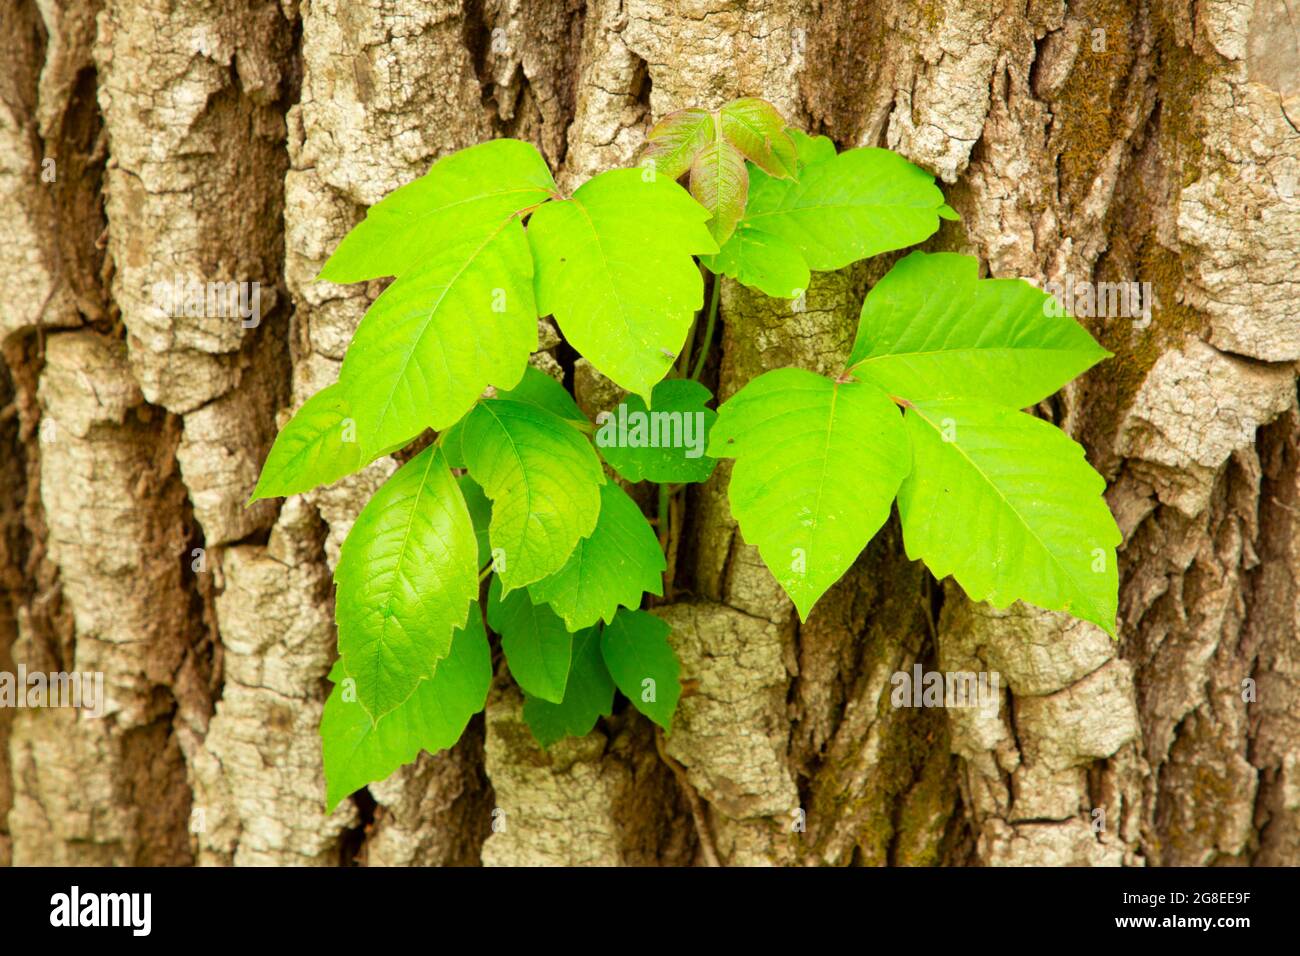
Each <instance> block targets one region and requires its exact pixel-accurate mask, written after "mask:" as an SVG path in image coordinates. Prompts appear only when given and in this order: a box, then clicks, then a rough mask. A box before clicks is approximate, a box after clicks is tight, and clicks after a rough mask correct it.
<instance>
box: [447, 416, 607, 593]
mask: <svg viewBox="0 0 1300 956" xmlns="http://www.w3.org/2000/svg"><path fill="white" fill-rule="evenodd" d="M461 447H462V451H463V452H464V455H465V463H466V465H467V466H468V467H469V473H470V475H471V476H472V477H473V478H474V480H475V481H477V482H478V483H479V484H480V485H481V486H482V487H483V490H484V491H485V492H486V493H487V496H488V497H489V498H490V499H491V500H492V523H491V525H490V527H489V531H488V537H489V540H490V541H491V544H492V553H493V557H494V559H495V560H494V568H495V570H496V572H497V574H498V575H499V576H500V578H501V583H502V584H503V585H504V586H505V589H506V590H507V591H509V590H511V589H513V588H518V587H523V586H525V585H528V584H532V583H533V582H534V581H539V580H541V579H542V578H544V577H546V576H547V575H548V574H551V573H552V572H554V571H558V570H559V569H560V568H561V567H563V566H564V563H565V562H566V561H567V560H568V558H569V555H570V554H572V553H573V549H574V546H575V545H576V544H577V543H578V541H579V540H580V539H582V538H585V537H586V536H587V535H589V534H591V532H592V530H593V529H594V528H595V527H596V518H597V516H598V515H599V514H600V486H601V485H602V484H604V482H605V476H604V474H603V472H602V471H601V468H600V459H598V458H597V457H596V452H595V451H594V450H593V449H592V447H591V443H590V442H588V441H587V439H586V438H585V437H584V436H583V434H582V433H581V432H580V431H578V430H577V429H576V428H574V427H573V426H572V425H571V424H569V423H568V422H566V421H565V420H564V419H562V418H560V417H558V416H557V415H553V414H552V413H550V412H548V411H546V409H544V408H541V407H540V406H538V405H533V404H531V403H529V402H517V401H511V400H508V399H491V400H488V401H482V402H479V404H478V405H476V406H475V408H474V410H473V411H472V412H471V413H470V414H469V417H468V418H467V419H466V420H465V425H464V431H463V434H462V437H461Z"/></svg>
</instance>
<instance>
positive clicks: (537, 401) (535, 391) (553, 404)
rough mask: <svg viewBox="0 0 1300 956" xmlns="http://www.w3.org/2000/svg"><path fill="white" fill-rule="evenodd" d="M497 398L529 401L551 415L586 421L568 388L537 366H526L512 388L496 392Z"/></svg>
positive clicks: (575, 420)
mask: <svg viewBox="0 0 1300 956" xmlns="http://www.w3.org/2000/svg"><path fill="white" fill-rule="evenodd" d="M497 398H508V399H511V400H512V401H516V402H530V403H531V404H533V405H537V406H539V407H541V408H544V409H546V410H547V411H548V412H550V413H551V414H552V415H559V416H560V417H561V418H564V419H568V420H569V421H574V422H586V421H587V416H586V415H584V414H583V413H582V409H580V408H579V407H578V403H577V402H575V401H574V400H573V396H572V395H570V394H569V390H568V389H567V388H565V387H564V386H563V385H561V384H560V383H559V382H557V381H556V380H555V379H553V378H551V376H549V375H547V374H546V373H545V372H543V371H542V370H541V369H539V368H534V367H533V366H531V365H530V366H528V368H526V369H525V370H524V377H523V378H522V379H521V380H520V382H519V384H518V385H516V386H515V387H514V388H511V389H507V390H505V391H499V392H497Z"/></svg>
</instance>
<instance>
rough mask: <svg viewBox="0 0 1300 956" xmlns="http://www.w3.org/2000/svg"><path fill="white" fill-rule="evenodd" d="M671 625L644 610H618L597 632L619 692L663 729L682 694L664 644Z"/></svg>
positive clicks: (669, 650) (669, 726) (668, 727)
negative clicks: (612, 619) (616, 614)
mask: <svg viewBox="0 0 1300 956" xmlns="http://www.w3.org/2000/svg"><path fill="white" fill-rule="evenodd" d="M670 632H671V628H669V627H668V625H667V624H666V623H665V622H664V621H663V620H662V619H660V618H657V617H655V616H654V615H653V614H648V613H646V612H645V611H619V612H618V617H616V618H614V621H613V623H611V624H607V625H606V626H605V628H604V629H603V630H602V631H601V634H600V652H601V655H602V656H603V657H604V658H605V666H606V668H608V669H609V673H610V676H612V677H613V678H614V683H615V684H617V685H618V689H619V690H621V691H622V692H623V695H624V696H625V697H626V698H627V699H628V700H630V701H631V702H632V705H633V706H634V707H636V709H637V710H639V711H641V713H643V714H645V715H646V716H647V717H649V718H650V719H651V720H653V721H654V722H655V723H656V724H658V725H659V726H660V727H662V728H663V729H664V730H671V729H672V723H673V714H674V713H676V711H677V701H678V700H679V699H680V698H681V696H682V685H681V682H680V681H679V680H678V675H679V674H680V672H681V668H680V667H679V666H678V664H677V655H676V654H674V653H673V649H672V647H671V646H670V645H669V643H668V635H669V633H670Z"/></svg>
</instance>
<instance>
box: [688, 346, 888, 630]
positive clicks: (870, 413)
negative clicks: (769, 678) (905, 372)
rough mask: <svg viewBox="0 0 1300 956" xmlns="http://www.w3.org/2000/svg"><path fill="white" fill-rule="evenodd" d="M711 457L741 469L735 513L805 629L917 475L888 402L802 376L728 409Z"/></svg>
mask: <svg viewBox="0 0 1300 956" xmlns="http://www.w3.org/2000/svg"><path fill="white" fill-rule="evenodd" d="M709 454H711V455H714V456H716V457H719V458H724V457H725V458H735V459H736V464H735V468H734V469H733V471H732V473H731V487H730V490H729V495H730V498H731V512H732V514H734V515H735V516H736V520H737V521H738V522H739V523H740V530H741V532H742V533H743V534H744V536H745V540H746V541H747V542H749V543H750V544H753V545H756V546H757V547H758V550H759V553H760V554H761V555H762V556H763V561H764V563H765V564H766V565H767V566H768V569H769V570H771V572H772V574H773V575H774V576H775V577H776V579H777V581H778V582H780V584H781V587H783V588H784V589H785V592H786V593H787V594H789V595H790V599H791V600H792V601H794V604H795V607H797V608H798V609H799V614H800V616H801V617H802V618H804V619H807V617H808V612H809V611H811V610H812V606H813V605H814V604H815V603H817V599H818V598H820V597H821V596H822V594H824V593H825V591H826V589H827V588H829V587H830V586H831V585H832V584H834V583H835V582H836V581H838V580H839V578H840V576H841V575H842V574H843V573H844V572H845V571H847V570H848V568H849V565H851V564H852V563H853V561H854V559H856V558H857V556H858V554H859V553H860V552H861V551H862V549H863V548H864V547H866V544H867V542H868V541H870V540H871V537H872V535H874V534H875V533H876V529H878V528H879V527H880V526H881V525H882V524H884V523H885V519H886V518H887V517H889V508H890V505H891V503H892V502H893V499H894V495H895V493H896V492H897V491H898V486H899V484H900V483H901V482H902V480H903V478H904V477H905V476H906V475H907V472H908V470H909V468H910V466H911V451H910V449H909V447H908V442H907V434H906V432H905V431H904V429H903V420H902V417H901V416H900V415H899V412H898V409H897V408H895V407H894V405H893V403H891V402H890V400H889V397H888V396H887V395H886V394H885V393H884V392H882V391H881V390H880V389H878V388H876V387H875V386H873V385H868V384H866V383H864V382H856V381H852V380H850V381H847V382H837V381H834V380H832V379H829V378H825V377H823V376H821V375H814V374H813V373H812V372H805V371H803V370H801V369H793V368H786V369H778V370H776V371H774V372H767V373H766V374H764V375H760V376H759V377H758V378H756V379H754V380H753V381H752V382H750V383H749V384H748V385H746V386H745V387H744V388H743V389H741V390H740V391H739V392H737V393H736V394H735V395H734V396H732V398H731V399H730V400H729V401H727V402H726V404H724V405H723V406H722V407H721V408H720V409H719V411H718V422H717V424H716V425H714V426H713V434H712V436H711V440H710V442H709Z"/></svg>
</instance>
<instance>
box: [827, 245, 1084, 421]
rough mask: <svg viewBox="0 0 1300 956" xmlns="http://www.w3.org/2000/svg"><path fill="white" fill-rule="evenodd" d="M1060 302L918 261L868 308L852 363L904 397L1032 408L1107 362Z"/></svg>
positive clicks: (890, 279)
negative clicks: (1062, 312) (1057, 309)
mask: <svg viewBox="0 0 1300 956" xmlns="http://www.w3.org/2000/svg"><path fill="white" fill-rule="evenodd" d="M1051 302H1052V298H1051V296H1049V295H1048V294H1047V293H1045V292H1041V291H1039V290H1038V289H1036V288H1034V287H1033V286H1032V285H1030V284H1029V283H1027V282H1022V281H1021V280H1019V279H981V278H979V262H978V261H977V260H976V259H974V258H972V257H970V256H959V255H954V254H952V253H949V252H944V253H939V254H937V255H926V254H925V253H923V252H914V253H912V254H911V255H910V256H908V257H907V258H905V259H903V260H902V261H901V262H899V263H898V264H897V265H896V266H894V268H893V269H891V270H890V271H889V273H888V274H887V275H886V276H885V277H884V278H883V279H881V280H880V281H879V282H877V283H876V285H875V286H874V287H873V288H872V290H871V292H870V293H869V294H868V295H867V299H866V301H865V302H864V303H863V304H862V317H861V319H860V320H859V324H858V335H857V340H856V341H855V342H854V343H853V354H852V355H851V356H850V357H849V364H850V365H851V366H852V367H853V371H854V374H855V375H857V376H858V377H859V378H861V379H863V380H864V381H868V382H873V383H875V384H876V385H879V386H880V387H881V388H883V389H884V390H885V391H886V392H888V393H889V394H891V395H897V396H899V397H902V398H917V399H926V400H930V399H938V398H975V399H986V400H988V401H992V402H998V403H1000V404H1004V405H1010V406H1012V407H1013V408H1026V407H1028V406H1030V405H1033V404H1035V403H1037V402H1039V401H1041V400H1042V399H1044V398H1046V397H1047V396H1048V395H1051V394H1052V393H1053V392H1055V391H1056V390H1057V389H1058V388H1060V387H1061V386H1062V385H1064V384H1065V383H1066V382H1068V381H1070V380H1071V379H1072V378H1074V377H1075V376H1077V375H1079V374H1080V373H1082V372H1084V371H1086V370H1087V369H1089V368H1091V367H1092V366H1093V365H1095V364H1096V363H1097V362H1099V361H1101V360H1102V359H1103V358H1105V357H1107V356H1108V355H1109V354H1110V353H1108V352H1107V351H1106V350H1105V349H1103V348H1102V347H1101V346H1099V345H1098V344H1097V343H1096V342H1095V341H1093V338H1092V336H1091V335H1089V334H1088V333H1087V332H1085V331H1084V330H1083V329H1082V328H1081V327H1080V326H1079V324H1078V323H1077V322H1075V321H1074V319H1072V318H1070V317H1069V316H1060V317H1057V318H1053V317H1051V316H1050V315H1049V314H1048V311H1047V306H1048V305H1049V304H1050V303H1051Z"/></svg>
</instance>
